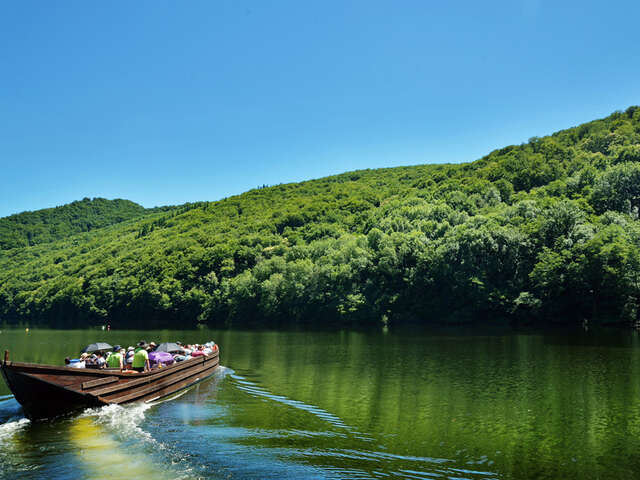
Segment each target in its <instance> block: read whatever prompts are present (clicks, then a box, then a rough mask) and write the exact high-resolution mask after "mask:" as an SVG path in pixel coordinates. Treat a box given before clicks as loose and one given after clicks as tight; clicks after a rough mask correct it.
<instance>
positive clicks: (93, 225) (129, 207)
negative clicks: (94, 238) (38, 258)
mask: <svg viewBox="0 0 640 480" xmlns="http://www.w3.org/2000/svg"><path fill="white" fill-rule="evenodd" d="M145 213H146V210H145V208H144V207H142V206H141V205H138V204H137V203H133V202H131V201H129V200H121V199H116V200H106V199H104V198H94V199H93V200H91V199H89V198H84V199H82V200H81V201H77V202H73V203H70V204H68V205H63V206H61V207H55V208H46V209H44V210H38V211H36V212H23V213H18V214H16V215H11V216H9V217H4V218H0V250H7V249H10V248H16V247H28V246H32V245H36V244H38V243H48V242H54V241H56V240H61V239H63V238H67V237H68V236H69V235H73V234H74V233H79V232H89V231H91V230H95V229H98V228H102V227H106V226H108V225H113V224H114V223H120V222H123V221H125V220H130V219H132V218H139V217H141V216H143V215H144V214H145Z"/></svg>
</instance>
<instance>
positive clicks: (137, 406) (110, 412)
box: [80, 403, 155, 443]
mask: <svg viewBox="0 0 640 480" xmlns="http://www.w3.org/2000/svg"><path fill="white" fill-rule="evenodd" d="M150 408H151V405H150V404H147V403H134V404H130V405H115V404H113V405H107V406H105V407H100V408H90V409H87V410H85V411H84V412H83V413H82V414H81V415H80V417H94V422H95V423H96V424H98V425H100V426H102V427H104V428H105V429H106V430H107V431H109V433H112V434H114V435H115V436H116V437H118V438H122V439H130V438H136V439H141V438H142V439H144V440H146V441H149V442H151V443H155V440H154V439H153V438H152V437H151V435H150V434H149V433H148V432H145V431H144V430H143V429H142V428H141V427H140V425H141V424H142V422H144V419H145V412H146V411H147V410H149V409H150Z"/></svg>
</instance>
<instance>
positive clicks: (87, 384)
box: [82, 377, 119, 390]
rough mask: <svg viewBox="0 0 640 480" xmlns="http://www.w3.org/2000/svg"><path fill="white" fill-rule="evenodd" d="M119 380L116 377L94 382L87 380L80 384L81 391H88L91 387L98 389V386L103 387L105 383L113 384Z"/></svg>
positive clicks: (99, 379) (98, 379)
mask: <svg viewBox="0 0 640 480" xmlns="http://www.w3.org/2000/svg"><path fill="white" fill-rule="evenodd" d="M118 380H119V378H118V377H105V378H97V379H96V380H89V381H87V382H82V389H83V390H88V389H90V388H93V387H98V386H100V385H104V384H106V383H113V382H117V381H118Z"/></svg>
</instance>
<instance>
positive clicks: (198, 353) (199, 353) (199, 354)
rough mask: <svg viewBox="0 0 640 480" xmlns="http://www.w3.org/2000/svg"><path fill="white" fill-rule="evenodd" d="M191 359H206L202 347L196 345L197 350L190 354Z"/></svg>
mask: <svg viewBox="0 0 640 480" xmlns="http://www.w3.org/2000/svg"><path fill="white" fill-rule="evenodd" d="M191 356H192V357H206V356H207V354H206V353H205V351H204V347H203V346H202V345H198V349H197V350H196V351H195V352H191Z"/></svg>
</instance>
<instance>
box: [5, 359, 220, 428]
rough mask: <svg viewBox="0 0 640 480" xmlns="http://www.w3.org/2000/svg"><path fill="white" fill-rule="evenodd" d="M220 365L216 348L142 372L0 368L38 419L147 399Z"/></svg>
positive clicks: (28, 411)
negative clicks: (212, 350)
mask: <svg viewBox="0 0 640 480" xmlns="http://www.w3.org/2000/svg"><path fill="white" fill-rule="evenodd" d="M218 367H219V355H218V351H216V352H215V353H214V354H213V355H210V356H207V357H197V358H192V359H190V360H186V361H184V362H180V363H176V364H174V365H171V366H169V367H165V368H160V369H155V370H152V371H151V372H144V373H137V372H136V373H122V372H120V371H119V370H109V369H106V370H91V369H77V368H70V367H56V366H52V365H37V364H30V363H17V362H9V361H5V362H3V364H2V367H1V371H2V375H3V377H4V379H5V381H6V382H7V385H8V386H9V388H10V389H11V391H12V392H13V394H14V396H15V398H16V400H17V401H18V402H19V403H20V404H21V405H22V407H23V410H24V412H25V415H26V416H27V417H28V418H31V419H42V418H51V417H55V416H58V415H61V414H65V413H68V412H70V411H74V410H78V409H83V408H88V407H99V406H102V405H110V404H124V403H131V402H138V401H146V402H151V401H154V400H157V399H160V398H162V397H165V396H167V395H171V394H173V393H175V392H177V391H179V390H182V389H184V388H188V387H190V386H191V385H193V384H195V383H197V382H200V381H202V380H204V379H205V378H207V377H209V376H211V375H212V374H213V373H215V371H216V369H217V368H218Z"/></svg>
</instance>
